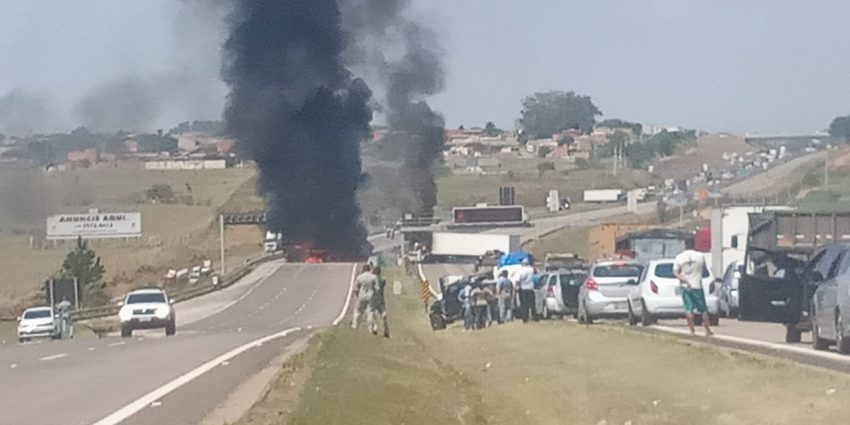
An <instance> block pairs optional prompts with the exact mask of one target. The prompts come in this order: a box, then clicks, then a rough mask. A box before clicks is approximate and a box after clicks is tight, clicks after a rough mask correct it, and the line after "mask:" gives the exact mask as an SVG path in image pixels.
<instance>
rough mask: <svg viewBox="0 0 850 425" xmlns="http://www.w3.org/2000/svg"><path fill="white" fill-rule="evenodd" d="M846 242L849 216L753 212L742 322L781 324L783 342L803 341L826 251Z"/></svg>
mask: <svg viewBox="0 0 850 425" xmlns="http://www.w3.org/2000/svg"><path fill="white" fill-rule="evenodd" d="M848 242H850V213H826V212H811V213H801V212H795V211H771V212H762V213H750V214H749V230H748V232H747V248H746V251H745V254H744V260H743V261H744V266H743V267H742V271H741V278H740V282H739V311H738V316H739V320H744V321H756V322H770V323H779V324H783V325H784V326H785V330H786V334H785V340H786V341H787V342H800V334H801V333H802V332H805V331H809V330H811V323H810V319H809V312H810V311H811V310H810V307H811V302H812V294H813V293H814V290H815V288H816V285H817V284H818V283H819V279H818V276H819V275H823V276H825V274H823V273H824V270H821V269H822V268H823V267H822V264H821V263H823V261H820V260H821V259H822V258H821V257H824V255H823V254H822V253H827V251H828V247H830V246H834V245H835V244H837V243H842V244H844V243H848ZM833 251H834V250H833ZM826 273H829V272H828V271H826Z"/></svg>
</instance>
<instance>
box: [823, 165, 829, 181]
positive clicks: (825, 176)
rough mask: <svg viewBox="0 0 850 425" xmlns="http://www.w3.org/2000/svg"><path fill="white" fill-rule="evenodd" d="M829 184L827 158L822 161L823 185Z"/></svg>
mask: <svg viewBox="0 0 850 425" xmlns="http://www.w3.org/2000/svg"><path fill="white" fill-rule="evenodd" d="M827 186H829V158H827V159H825V160H824V161H823V187H824V188H826V187H827Z"/></svg>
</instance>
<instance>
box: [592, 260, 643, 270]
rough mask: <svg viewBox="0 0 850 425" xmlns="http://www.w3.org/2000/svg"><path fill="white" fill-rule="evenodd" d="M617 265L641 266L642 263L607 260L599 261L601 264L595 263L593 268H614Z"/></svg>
mask: <svg viewBox="0 0 850 425" xmlns="http://www.w3.org/2000/svg"><path fill="white" fill-rule="evenodd" d="M616 264H622V265H626V266H640V265H641V263H640V261H636V260H605V261H599V262H597V263H595V264H594V265H593V267H594V268H595V267H599V266H603V267H604V266H613V265H616Z"/></svg>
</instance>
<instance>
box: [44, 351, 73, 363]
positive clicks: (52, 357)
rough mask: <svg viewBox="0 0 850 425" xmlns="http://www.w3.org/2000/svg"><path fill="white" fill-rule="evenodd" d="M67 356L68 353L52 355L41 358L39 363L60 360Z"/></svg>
mask: <svg viewBox="0 0 850 425" xmlns="http://www.w3.org/2000/svg"><path fill="white" fill-rule="evenodd" d="M67 355H68V353H60V354H54V355H52V356H46V357H42V358H40V359H39V360H41V361H43V362H46V361H49V360H56V359H61V358H62V357H65V356H67Z"/></svg>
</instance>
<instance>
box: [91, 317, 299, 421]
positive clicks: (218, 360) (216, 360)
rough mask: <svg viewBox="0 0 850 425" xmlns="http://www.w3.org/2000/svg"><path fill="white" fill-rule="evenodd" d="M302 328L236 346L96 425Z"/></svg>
mask: <svg viewBox="0 0 850 425" xmlns="http://www.w3.org/2000/svg"><path fill="white" fill-rule="evenodd" d="M300 330H301V328H290V329H286V330H283V331H280V332H278V333H275V334H271V335H268V336H265V337H262V338H260V339H257V340H254V341H251V342H249V343H247V344H244V345H242V346H239V347H236V348H234V349H233V350H230V351H228V352H227V353H224V354H222V355H220V356H218V357H216V358H214V359H212V360H210V361H208V362H206V363H204V364H202V365H200V366H198V367H197V368H195V369H193V370H191V371H189V372H187V373H185V374H183V375H181V376H179V377H177V378H175V379H174V380H172V381H171V382H168V383H167V384H165V385H163V386H161V387H159V388H157V389H155V390H153V391H151V392H149V393H147V394H145V395H143V396H141V397H139V398H138V399H136V400H135V401H133V402H131V403H130V404H128V405H126V406H124V407H122V408H120V409H118V410H117V411H115V412H113V413H112V414H110V415H109V416H107V417H105V418H103V419H101V420H99V421H97V422H95V423H94V425H117V424H119V423H120V422H121V421H123V420H125V419H127V418H129V417H130V416H133V415H134V414H136V413H137V412H138V411H140V410H142V409H144V408H145V407H147V406H149V405H151V403H154V402H156V401H159V400H161V399H162V398H163V397H165V396H166V395H168V394H169V393H171V392H172V391H174V390H176V389H178V388H180V387H182V386H184V385H186V384H188V383H189V382H192V381H193V380H195V379H197V378H198V377H200V376H201V375H203V374H205V373H207V372H209V371H210V370H212V369H214V368H215V367H216V366H218V365H220V364H222V363H224V362H226V361H230V360H232V359H233V358H234V357H236V356H238V355H240V354H242V353H244V352H246V351H248V350H250V349H252V348H254V347H255V346H257V345H258V344H263V343H264V342H268V341H271V340H274V339H277V338H283V337H285V336H287V335H289V334H291V333H293V332H298V331H300Z"/></svg>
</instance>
